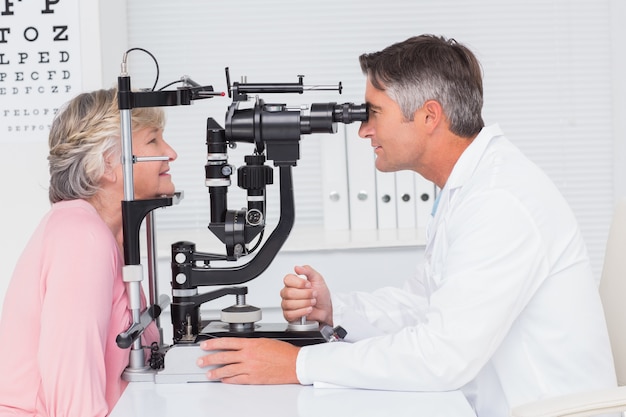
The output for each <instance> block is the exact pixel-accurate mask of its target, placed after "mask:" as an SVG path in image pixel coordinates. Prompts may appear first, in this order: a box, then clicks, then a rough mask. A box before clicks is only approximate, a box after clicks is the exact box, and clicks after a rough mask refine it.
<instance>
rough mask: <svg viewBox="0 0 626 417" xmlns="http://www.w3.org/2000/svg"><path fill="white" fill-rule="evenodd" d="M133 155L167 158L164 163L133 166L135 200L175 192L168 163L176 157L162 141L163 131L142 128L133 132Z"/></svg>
mask: <svg viewBox="0 0 626 417" xmlns="http://www.w3.org/2000/svg"><path fill="white" fill-rule="evenodd" d="M133 154H134V155H135V156H167V157H168V160H166V161H148V162H137V163H135V164H134V165H133V176H134V180H135V182H134V185H135V198H136V199H146V198H155V197H159V196H162V195H171V194H173V193H174V191H175V187H174V183H173V182H172V177H171V175H170V174H169V169H170V166H169V163H170V162H171V161H174V160H175V159H176V157H177V156H178V155H177V154H176V152H175V151H174V149H172V147H171V146H170V145H169V144H168V143H167V142H165V139H163V130H162V129H156V128H144V129H140V130H138V131H135V132H133Z"/></svg>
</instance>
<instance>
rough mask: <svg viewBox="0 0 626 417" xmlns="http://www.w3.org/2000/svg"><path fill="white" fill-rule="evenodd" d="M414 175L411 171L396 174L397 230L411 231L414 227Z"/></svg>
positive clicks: (415, 214)
mask: <svg viewBox="0 0 626 417" xmlns="http://www.w3.org/2000/svg"><path fill="white" fill-rule="evenodd" d="M416 175H417V174H415V173H414V172H413V171H398V172H396V195H397V202H396V211H397V216H398V229H413V228H415V225H416V216H417V213H416V205H415V176H416Z"/></svg>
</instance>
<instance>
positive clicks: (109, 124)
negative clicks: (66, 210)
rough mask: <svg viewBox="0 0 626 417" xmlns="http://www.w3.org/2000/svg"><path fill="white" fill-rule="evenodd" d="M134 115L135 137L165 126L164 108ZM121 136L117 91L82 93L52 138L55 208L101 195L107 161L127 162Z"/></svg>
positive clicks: (63, 112) (59, 115)
mask: <svg viewBox="0 0 626 417" xmlns="http://www.w3.org/2000/svg"><path fill="white" fill-rule="evenodd" d="M131 114H132V116H131V120H132V121H131V124H132V128H133V130H134V131H135V130H139V129H143V128H146V127H154V128H160V129H162V128H163V127H164V125H165V115H164V112H163V110H161V109H159V108H137V109H133V110H132V111H131ZM120 136H121V135H120V111H119V109H118V105H117V90H115V89H108V90H96V91H93V92H89V93H82V94H80V95H78V96H77V97H75V98H74V99H72V100H70V101H69V102H68V103H66V104H65V105H64V106H63V107H62V108H61V109H60V110H59V112H58V113H57V115H56V116H55V118H54V121H53V122H52V127H51V129H50V135H49V138H48V145H49V147H50V153H49V155H48V162H49V167H50V188H49V191H48V197H49V199H50V202H51V203H56V202H58V201H63V200H74V199H86V198H89V197H92V196H93V195H94V194H96V192H97V191H98V190H99V189H100V180H101V179H102V176H103V175H104V173H105V170H106V169H107V160H117V162H118V163H120V162H121V161H120V157H121V143H120ZM109 168H111V167H109Z"/></svg>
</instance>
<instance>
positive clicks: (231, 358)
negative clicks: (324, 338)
mask: <svg viewBox="0 0 626 417" xmlns="http://www.w3.org/2000/svg"><path fill="white" fill-rule="evenodd" d="M200 347H201V348H202V349H204V350H209V351H216V352H213V353H210V354H208V355H206V356H202V357H200V358H198V360H197V364H198V366H200V367H205V366H218V367H217V368H214V369H211V370H209V371H207V374H206V375H207V379H209V380H213V381H222V382H224V383H228V384H255V385H256V384H258V385H262V384H298V383H299V381H298V377H297V376H296V358H297V357H298V351H299V350H300V348H299V347H296V346H294V345H292V344H290V343H287V342H283V341H280V340H274V339H263V338H258V339H247V338H239V337H220V338H216V339H210V340H205V341H203V342H202V343H200Z"/></svg>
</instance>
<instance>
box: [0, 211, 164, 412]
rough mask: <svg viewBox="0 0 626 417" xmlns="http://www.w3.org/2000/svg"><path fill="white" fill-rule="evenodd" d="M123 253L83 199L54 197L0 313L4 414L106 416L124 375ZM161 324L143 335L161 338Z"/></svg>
mask: <svg viewBox="0 0 626 417" xmlns="http://www.w3.org/2000/svg"><path fill="white" fill-rule="evenodd" d="M123 264H124V261H123V256H122V254H121V253H120V251H119V249H118V247H117V244H116V242H115V238H114V237H113V235H112V233H111V231H110V230H109V228H108V227H107V225H106V224H105V223H104V221H103V220H102V219H101V218H100V216H99V215H98V213H97V212H96V210H95V209H94V207H93V206H91V205H90V204H89V203H87V202H86V201H83V200H74V201H64V202H59V203H56V204H54V205H53V206H52V208H51V210H50V211H49V212H48V214H47V215H46V216H45V217H44V218H43V219H42V221H41V223H40V224H39V226H38V227H37V229H36V231H35V233H34V234H33V236H32V237H31V239H30V241H29V243H28V244H27V246H26V248H25V250H24V252H23V254H22V256H21V257H20V259H19V261H18V263H17V265H16V267H15V271H14V273H13V277H12V279H11V282H10V284H9V288H8V291H7V293H6V298H5V301H4V309H3V312H2V317H1V320H0V375H1V377H0V416H6V415H11V416H41V417H43V416H46V417H47V416H55V417H57V416H58V417H60V416H68V417H69V416H76V417H91V416H105V415H106V414H108V413H109V411H110V410H111V409H112V408H113V406H114V405H115V403H116V402H117V400H118V399H119V397H120V396H121V395H122V392H123V391H124V389H125V388H126V382H125V381H123V380H122V379H121V374H122V372H123V371H124V368H125V367H126V366H127V365H128V356H129V350H128V349H120V348H118V347H117V345H116V344H115V338H116V336H117V335H118V334H119V333H120V332H122V331H124V330H126V328H127V327H128V325H129V324H130V322H131V316H130V311H129V310H128V300H127V296H126V287H125V284H124V282H123V281H122V266H123ZM157 337H158V336H157V331H156V327H155V326H154V325H151V327H150V328H148V329H147V330H146V332H144V335H143V338H144V340H143V342H144V344H147V345H149V344H150V343H151V342H152V341H155V340H158V339H157Z"/></svg>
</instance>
